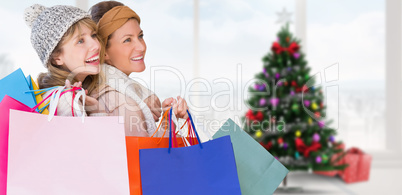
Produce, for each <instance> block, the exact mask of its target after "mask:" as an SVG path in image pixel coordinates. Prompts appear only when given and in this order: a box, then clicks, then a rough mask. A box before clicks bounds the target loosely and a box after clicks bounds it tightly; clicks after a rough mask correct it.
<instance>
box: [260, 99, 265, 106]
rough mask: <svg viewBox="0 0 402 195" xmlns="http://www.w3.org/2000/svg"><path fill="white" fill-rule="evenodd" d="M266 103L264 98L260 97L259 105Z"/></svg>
mask: <svg viewBox="0 0 402 195" xmlns="http://www.w3.org/2000/svg"><path fill="white" fill-rule="evenodd" d="M266 103H267V100H266V99H265V98H261V99H260V106H265V104H266Z"/></svg>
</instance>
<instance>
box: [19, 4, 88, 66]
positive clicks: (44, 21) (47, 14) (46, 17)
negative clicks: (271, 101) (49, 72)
mask: <svg viewBox="0 0 402 195" xmlns="http://www.w3.org/2000/svg"><path fill="white" fill-rule="evenodd" d="M83 18H90V15H89V14H88V13H87V12H85V11H84V10H81V9H79V8H77V7H72V6H66V5H56V6H53V7H45V6H43V5H38V4H35V5H32V6H30V7H28V8H26V9H25V13H24V19H25V22H26V23H27V25H28V26H29V27H31V43H32V46H33V47H34V49H35V50H36V52H37V53H38V56H39V58H40V60H41V61H42V63H43V65H44V66H45V67H46V66H47V63H48V61H49V58H50V55H51V54H52V52H53V50H54V49H55V48H56V46H57V44H58V43H59V42H60V40H61V38H62V37H63V35H64V33H66V31H67V30H68V29H69V28H70V27H71V26H72V25H73V24H74V23H76V22H78V21H79V20H81V19H83Z"/></svg>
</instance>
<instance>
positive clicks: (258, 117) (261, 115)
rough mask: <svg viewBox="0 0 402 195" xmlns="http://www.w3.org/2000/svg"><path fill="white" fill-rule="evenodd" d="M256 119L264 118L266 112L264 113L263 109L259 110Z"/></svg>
mask: <svg viewBox="0 0 402 195" xmlns="http://www.w3.org/2000/svg"><path fill="white" fill-rule="evenodd" d="M255 119H256V120H258V121H262V120H263V119H264V114H262V112H261V111H258V112H257V115H256V116H255Z"/></svg>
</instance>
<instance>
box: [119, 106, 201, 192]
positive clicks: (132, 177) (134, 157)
mask: <svg viewBox="0 0 402 195" xmlns="http://www.w3.org/2000/svg"><path fill="white" fill-rule="evenodd" d="M167 113H169V112H166V113H165V114H164V116H163V118H162V120H161V122H160V124H159V127H160V126H161V124H162V122H163V120H164V118H166V120H167ZM183 126H184V125H183ZM159 127H158V128H157V129H156V131H155V133H156V132H157V131H158V129H159ZM165 132H166V129H165ZM155 133H154V134H155ZM163 136H164V135H162V137H134V136H126V147H127V166H128V177H129V183H130V194H131V195H142V188H141V173H140V149H150V148H169V137H163ZM186 139H187V140H189V139H190V138H188V137H187V138H186ZM189 141H190V142H192V143H194V144H196V142H197V138H195V137H193V138H191V140H189ZM177 143H178V146H179V147H184V146H185V143H184V140H183V139H180V138H178V139H177Z"/></svg>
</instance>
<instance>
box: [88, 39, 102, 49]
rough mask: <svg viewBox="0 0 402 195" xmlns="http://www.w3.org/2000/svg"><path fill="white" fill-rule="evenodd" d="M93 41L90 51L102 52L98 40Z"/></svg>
mask: <svg viewBox="0 0 402 195" xmlns="http://www.w3.org/2000/svg"><path fill="white" fill-rule="evenodd" d="M91 40H92V41H90V44H91V45H90V50H91V51H99V50H100V47H101V46H100V43H99V40H98V39H91Z"/></svg>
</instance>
